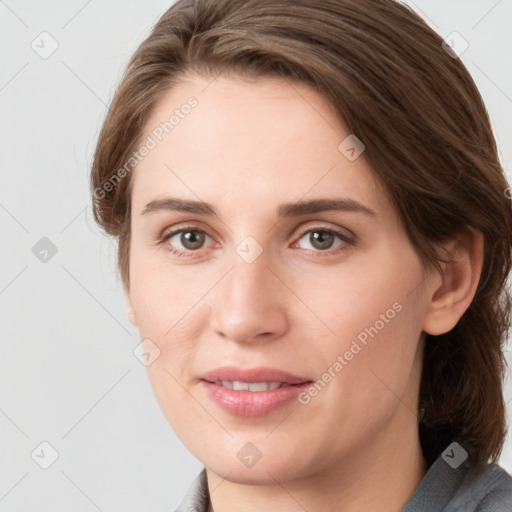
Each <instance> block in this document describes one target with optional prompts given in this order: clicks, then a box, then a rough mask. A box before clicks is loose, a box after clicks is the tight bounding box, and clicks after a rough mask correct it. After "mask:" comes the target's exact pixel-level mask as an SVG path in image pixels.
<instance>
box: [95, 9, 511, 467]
mask: <svg viewBox="0 0 512 512" xmlns="http://www.w3.org/2000/svg"><path fill="white" fill-rule="evenodd" d="M442 43H443V40H442V38H441V37H440V36H439V35H438V34H436V33H435V32H434V31H433V30H432V29H431V28H429V26H428V25H427V24H426V23H425V22H424V21H423V20H422V19H421V18H420V17H419V16H418V15H417V14H416V13H415V12H413V11H412V10H410V9H409V8H408V7H407V6H405V5H403V4H401V3H398V2H395V1H394V0H209V1H207V0H178V1H177V2H176V3H175V4H174V5H172V6H171V8H170V9H168V10H167V11H166V12H165V13H164V14H163V16H162V17H161V18H160V19H159V20H158V22H157V23H156V25H155V26H154V27H153V29H152V31H151V33H150V35H149V36H148V37H147V39H145V40H144V41H143V42H142V43H141V44H140V46H139V47H138V49H137V50H136V52H135V53H134V55H133V56H132V58H131V59H130V61H129V63H128V65H127V68H126V70H125V72H124V75H123V77H122V79H121V82H120V84H119V86H118V88H117V90H116V92H115V95H114V97H113V100H112V103H111V106H110V109H109V111H108V113H107V115H106V118H105V121H104V123H103V126H102V129H101V132H100V135H99V139H98V143H97V147H96V151H95V154H94V159H93V163H92V170H91V187H92V190H93V211H94V217H95V220H96V221H97V222H98V223H99V225H100V226H101V227H102V228H103V229H104V230H105V231H106V232H107V233H108V234H109V235H113V236H114V237H116V238H117V239H118V244H119V245H118V268H119V270H120V273H121V277H122V281H123V284H124V285H125V286H126V287H127V288H128V289H129V249H130V222H131V220H130V219H131V187H132V178H131V173H129V172H127V173H121V174H119V172H120V171H121V169H122V168H123V166H124V169H125V170H126V162H127V161H128V160H129V159H130V157H131V155H132V153H133V151H134V149H135V148H136V146H137V144H138V143H139V141H140V137H141V133H142V131H143V129H144V126H145V122H146V120H147V119H148V116H149V115H150V113H151V112H152V110H153V109H154V107H155V104H156V103H157V102H158V100H159V99H160V98H161V97H162V96H163V95H164V94H165V93H166V92H168V91H169V89H170V88H172V86H173V85H175V84H177V83H178V82H179V81H180V80H181V79H182V78H184V77H187V76H188V75H193V74H194V73H195V74H198V75H203V76H208V77H214V76H217V75H219V74H221V73H222V74H225V75H232V76H238V77H241V78H243V77H247V78H259V77H262V78H264V77H277V78H281V79H284V80H287V81H289V82H293V81H297V82H301V83H304V84H307V85H309V86H310V87H312V88H313V89H314V90H315V91H317V92H318V93H319V94H321V95H322V96H323V97H325V98H326V99H327V100H328V101H329V102H330V104H331V105H332V107H334V111H335V113H336V115H337V116H339V119H340V122H342V123H343V125H344V126H345V127H346V128H347V129H348V130H349V131H350V133H354V134H356V136H357V137H358V138H360V139H361V140H362V141H363V142H364V144H365V146H366V149H365V152H364V153H363V158H365V159H366V161H367V162H368V163H369V164H370V166H371V168H372V170H373V172H374V173H375V175H376V176H377V177H378V178H380V180H381V182H382V183H383V184H384V186H385V189H386V191H387V193H388V194H389V197H390V198H391V200H392V202H393V205H394V207H395V208H396V211H397V213H398V215H399V217H400V218H401V221H402V223H403V225H404V227H405V230H406V233H407V236H408V237H409V239H410V241H411V244H412V245H413V247H414V248H415V250H416V252H417V253H418V255H419V257H420V258H421V261H422V262H423V263H424V265H425V268H439V265H440V262H442V261H445V260H443V259H442V257H441V255H440V252H439V247H440V245H441V244H442V243H443V242H446V241H449V240H451V239H455V238H457V236H458V235H459V234H461V233H462V232H464V231H465V230H467V229H468V228H473V229H476V230H478V231H480V232H481V233H482V234H483V237H484V263H483V269H482V273H481V276H480V280H479V283H478V287H477V290H476V294H475V296H474V299H473V301H472V303H471V304H470V306H469V308H468V309H467V310H466V311H465V313H464V314H463V316H462V317H461V319H460V320H459V322H458V323H457V325H456V326H455V327H454V328H453V329H452V330H450V331H449V332H447V333H446V334H442V335H439V336H433V335H429V334H426V337H425V345H424V354H423V369H422V376H421V383H420V391H419V405H418V423H419V436H420V442H421V446H422V450H423V455H424V457H425V460H426V461H427V463H428V465H430V464H431V463H432V462H433V461H434V460H435V459H436V458H437V457H438V456H439V454H440V453H441V452H442V451H443V450H444V449H445V448H446V447H447V445H448V444H449V443H450V442H451V441H453V440H455V439H458V440H460V441H461V442H463V443H465V446H469V447H470V453H469V455H470V457H471V458H472V460H473V461H474V464H475V465H476V466H477V468H479V469H482V468H483V467H484V466H485V465H486V464H487V463H488V462H489V461H490V462H496V460H497V459H498V457H499V455H500V453H501V450H502V448H503V443H504V439H505V436H506V420H505V418H506V415H505V404H504V399H503V388H502V383H503V379H504V376H505V369H506V362H505V359H504V354H503V351H504V345H505V343H506V340H507V332H508V328H509V325H510V306H511V297H510V295H509V292H508V291H507V288H506V282H507V278H508V275H509V272H510V266H511V246H512V209H511V202H510V195H509V194H508V193H507V192H508V191H509V189H508V188H507V187H508V185H507V181H506V179H505V175H504V172H503V169H502V167H501V164H500V162H499V158H498V154H497V147H496V142H495V139H494V136H493V133H492V130H491V126H490V121H489V117H488V114H487V111H486V108H485V106H484V103H483V100H482V98H481V96H480V94H479V92H478V89H477V87H476V85H475V84H474V82H473V80H472V78H471V76H470V74H469V73H468V71H467V69H466V68H465V67H464V65H463V64H462V62H461V61H460V59H458V58H456V56H455V55H454V54H449V53H447V51H445V49H444V48H443V47H442ZM191 115H193V113H192V114H191ZM116 173H118V174H117V176H116ZM124 174H126V176H124ZM119 175H121V177H122V179H119ZM115 178H118V179H117V181H115ZM113 180H114V181H115V182H114V183H113ZM109 183H110V186H108V184H109Z"/></svg>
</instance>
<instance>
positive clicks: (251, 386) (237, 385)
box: [215, 380, 289, 391]
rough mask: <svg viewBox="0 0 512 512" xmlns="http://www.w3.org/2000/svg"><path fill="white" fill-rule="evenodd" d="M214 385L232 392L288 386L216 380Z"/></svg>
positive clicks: (276, 383)
mask: <svg viewBox="0 0 512 512" xmlns="http://www.w3.org/2000/svg"><path fill="white" fill-rule="evenodd" d="M215 384H217V385H219V386H224V387H225V388H228V389H233V390H234V391H268V390H271V389H277V388H279V387H284V386H288V385H289V384H283V383H281V382H240V381H238V380H234V381H231V380H222V381H220V380H218V381H216V382H215Z"/></svg>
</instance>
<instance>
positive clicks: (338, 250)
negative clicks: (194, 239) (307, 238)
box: [157, 226, 355, 258]
mask: <svg viewBox="0 0 512 512" xmlns="http://www.w3.org/2000/svg"><path fill="white" fill-rule="evenodd" d="M189 231H191V232H195V233H202V234H205V235H207V236H209V235H208V233H206V231H204V230H202V229H199V228H197V227H196V226H184V227H181V228H180V229H176V230H174V231H171V232H170V233H164V234H163V235H162V236H161V237H159V238H158V241H157V245H162V246H163V245H164V244H165V242H167V241H168V240H169V239H171V238H172V237H173V236H174V235H176V234H178V233H183V232H185V233H186V232H189ZM311 232H320V233H329V234H331V235H335V236H338V237H339V238H340V240H341V241H342V242H344V244H346V246H342V247H341V248H340V247H338V248H335V249H326V250H325V251H322V250H320V249H317V250H312V249H304V250H307V251H309V252H310V253H312V254H313V255H314V257H320V258H321V257H323V256H324V255H328V256H331V255H334V254H338V253H341V252H343V251H346V250H347V249H348V248H349V247H350V246H353V245H355V240H354V239H352V238H350V237H349V236H347V235H346V234H345V233H342V232H341V231H338V230H336V229H332V228H324V227H321V226H318V227H313V228H309V229H307V230H305V231H303V232H302V233H301V234H300V236H299V237H298V239H297V241H299V240H300V239H301V238H303V237H304V235H306V234H307V233H311ZM210 238H211V237H210ZM165 250H166V251H168V252H171V253H173V254H174V255H176V256H178V257H183V258H191V257H194V256H193V255H194V253H196V252H199V251H200V249H197V250H196V251H190V250H189V251H182V250H180V249H174V248H172V247H171V246H170V244H169V246H167V247H165ZM318 253H320V254H318Z"/></svg>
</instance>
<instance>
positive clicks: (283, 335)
mask: <svg viewBox="0 0 512 512" xmlns="http://www.w3.org/2000/svg"><path fill="white" fill-rule="evenodd" d="M190 96H194V97H195V98H196V99H197V100H198V105H197V107H196V108H195V109H193V110H192V112H191V113H190V114H189V115H188V116H186V117H185V118H184V119H182V120H180V123H179V125H178V126H176V127H175V128H174V130H173V131H172V132H171V133H170V134H169V135H167V136H166V137H164V138H163V140H162V141H161V142H160V143H159V144H158V145H157V146H156V147H155V148H154V149H152V150H151V151H150V153H149V154H148V155H147V156H146V157H145V158H144V159H143V160H142V161H141V162H140V163H139V164H138V166H137V168H136V169H135V170H134V174H133V176H132V179H134V183H133V191H132V199H131V200H132V241H131V248H130V272H129V274H130V284H129V286H128V284H127V283H126V284H125V294H126V299H127V302H128V307H129V316H130V320H131V322H132V323H133V324H134V325H136V326H137V327H138V329H139V331H140V336H141V339H143V338H149V339H150V340H152V342H153V343H154V344H155V345H156V346H157V347H158V348H159V350H160V355H159V357H158V358H157V359H156V360H155V361H154V362H153V363H152V364H151V365H149V366H148V367H147V371H148V376H149V378H150V382H151V385H152V387H153V390H154V392H155V395H156V398H157V400H158V402H159V404H160V406H161V408H162V411H163V413H164V414H165V416H166V418H167V419H168V421H169V423H170V424H171V426H172V427H173V429H174V430H175V432H176V433H177V435H178V436H179V437H180V439H181V440H182V442H183V443H184V445H185V446H186V447H187V448H188V449H189V451H190V452H191V453H192V454H193V455H194V456H195V457H197V458H198V459H199V460H200V461H201V462H202V463H203V464H204V465H205V467H206V469H207V475H208V485H209V490H210V496H211V503H210V508H209V510H210V511H212V510H215V512H228V511H235V510H242V509H243V510H246V511H252V510H269V511H272V510H279V511H285V512H286V511H297V510H302V508H301V507H303V508H304V509H306V510H311V511H318V510H343V511H345V512H350V511H361V510H381V511H398V510H400V509H401V508H402V507H403V506H404V505H405V503H406V502H407V501H408V500H409V498H410V497H411V495H412V494H413V492H414V490H415V489H416V488H417V486H418V485H419V483H420V481H421V479H422V478H423V476H424V475H425V473H426V471H427V467H426V464H425V461H424V460H423V456H422V452H421V447H420V443H419V438H418V428H417V422H418V419H417V416H416V413H415V411H416V410H417V403H418V391H419V383H420V375H421V362H422V357H421V354H422V349H423V343H424V335H423V334H422V333H423V332H428V333H431V334H440V333H443V332H446V331H448V330H449V329H451V328H452V327H453V326H454V325H455V324H456V323H457V321H458V319H459V318H460V317H461V316H462V314H463V313H464V311H465V310H466V309H467V307H468V306H469V304H470V302H471V300H472V298H473V296H474V293H475V290H476V285H477V282H478V277H479V273H480V269H481V265H482V254H483V253H482V250H483V249H482V237H481V235H480V234H479V233H477V232H473V231H468V233H467V234H465V235H464V236H461V237H460V238H459V239H458V240H457V241H452V242H450V243H449V244H447V248H448V249H451V250H453V251H454V252H455V255H456V258H455V260H454V262H453V264H450V265H444V266H443V269H442V272H437V271H433V270H427V269H425V268H424V267H423V266H422V264H421V262H420V259H419V256H418V254H417V253H416V252H415V250H414V248H413V247H412V245H411V243H410V241H409V239H408V238H407V236H406V234H405V231H404V228H403V226H402V225H401V223H400V221H399V219H398V216H397V214H396V212H395V210H394V208H393V206H392V204H391V202H390V200H389V197H388V196H387V195H386V193H385V191H384V188H383V186H382V184H381V183H379V182H378V180H377V178H376V177H375V176H374V174H373V173H372V170H371V169H370V168H369V166H368V164H367V163H366V162H365V159H364V153H363V155H362V156H360V157H359V158H357V159H356V160H355V161H349V160H348V159H347V158H346V157H345V156H344V155H343V154H342V153H341V152H340V151H339V150H338V145H339V144H340V143H341V142H342V141H343V140H344V139H345V138H346V137H347V135H349V132H348V131H347V130H346V129H345V127H344V126H343V124H342V123H340V121H339V120H338V119H337V118H336V116H335V114H334V111H333V109H332V108H331V106H330V105H329V104H328V103H327V101H326V100H325V99H324V98H323V97H322V96H320V95H318V94H317V93H316V92H315V91H313V90H312V89H310V88H309V87H308V86H307V85H304V84H297V83H294V84H293V86H292V84H291V83H288V82H286V81H283V80H280V79H274V78H272V79H271V78H262V79H257V80H248V79H242V78H240V77H236V78H235V77H227V76H222V77H218V78H217V79H215V80H212V79H211V78H205V77H201V76H198V75H189V76H187V77H186V78H185V79H184V80H183V81H182V82H180V83H179V84H178V85H176V86H174V87H173V88H172V89H171V90H169V91H168V92H167V93H166V95H165V96H164V97H163V98H161V100H160V101H159V103H158V104H157V105H156V108H155V109H154V110H153V112H152V114H151V116H150V118H149V119H148V121H147V123H146V127H145V130H144V133H143V137H144V138H145V137H146V136H148V135H150V134H151V132H152V130H153V129H154V128H155V127H156V126H158V124H159V123H160V122H162V121H164V120H167V119H168V118H169V115H170V113H172V111H173V110H174V109H176V108H179V107H180V106H181V105H183V104H184V103H185V102H186V101H187V98H189V97H190ZM165 196H172V197H176V198H181V199H190V200H202V201H205V202H207V203H210V204H211V205H212V206H213V207H214V208H215V210H216V212H217V216H214V217H207V216H205V215H200V214H195V213H194V214H192V213H186V212H185V213H184V212H175V211H169V210H163V211H157V212H153V213H150V214H146V215H142V212H143V210H144V208H145V205H146V204H147V203H149V202H150V201H153V200H155V199H160V198H162V197H165ZM340 197H344V198H349V199H351V200H354V201H358V202H359V203H362V204H363V205H365V206H366V207H368V208H370V209H371V210H373V211H374V212H375V215H374V216H371V215H367V214H365V213H361V212H356V211H324V212H318V213H313V214H305V215H301V216H299V217H290V218H284V219H281V220H279V219H278V217H277V208H278V206H279V205H280V204H281V203H285V202H292V201H299V200H309V199H319V198H340ZM190 225H192V226H193V229H199V230H203V231H204V232H205V233H206V236H205V238H204V243H203V245H202V246H201V245H200V244H199V248H196V249H193V248H192V249H190V244H189V245H186V243H187V241H186V240H183V238H181V237H180V234H178V235H175V236H173V237H172V239H169V240H167V241H165V242H164V243H162V244H160V245H159V244H158V243H157V242H158V240H159V237H160V235H162V234H164V235H165V234H166V233H169V232H170V231H171V230H172V229H175V228H180V227H183V228H185V233H186V232H187V231H186V229H187V228H188V229H191V228H190V227H189V226H190ZM310 229H311V230H313V233H314V232H315V231H316V230H320V231H321V230H325V229H338V230H340V231H342V233H343V234H345V235H350V236H351V237H352V240H353V241H354V240H355V241H354V243H352V242H347V241H344V240H342V239H339V238H338V237H337V236H334V237H333V238H332V245H331V246H330V247H329V248H327V249H325V248H324V249H322V247H321V246H320V247H319V244H318V242H317V243H316V245H315V242H314V240H313V241H312V239H311V237H310V235H311V234H312V233H311V232H308V231H307V230H310ZM322 232H323V231H322ZM248 236H251V237H253V238H254V239H255V240H256V241H257V243H258V244H259V246H260V247H261V249H262V253H261V255H260V256H259V257H258V258H257V259H256V260H255V261H254V262H252V263H248V262H247V261H245V260H244V259H243V258H242V257H240V256H239V254H238V253H237V252H236V248H237V246H238V244H240V242H241V241H242V240H244V239H245V238H246V237H248ZM184 244H185V245H184ZM252 247H254V246H252ZM172 248H175V249H176V250H182V251H185V252H187V256H178V255H175V254H173V253H172V252H170V251H169V249H172ZM251 250H253V249H251ZM396 303H399V304H400V305H401V307H402V309H401V310H400V312H398V313H397V314H396V315H395V316H394V318H393V319H391V320H389V321H388V322H386V323H385V326H384V328H382V329H381V330H379V332H378V334H377V335H376V336H375V337H374V338H370V339H369V341H368V343H367V345H366V346H364V348H363V349H362V350H361V351H360V352H358V353H357V355H355V356H354V357H353V359H352V360H350V361H348V362H347V364H346V365H345V366H344V367H343V369H342V371H339V372H338V373H337V374H336V377H335V378H333V379H332V380H331V382H329V383H328V384H327V385H326V386H325V388H324V389H322V390H321V392H319V393H318V394H317V396H315V397H313V398H311V401H310V402H309V403H308V404H306V405H304V404H301V403H299V402H298V401H295V400H294V401H293V402H291V403H290V404H288V405H286V406H285V407H283V408H282V409H279V410H278V411H275V412H273V413H271V414H269V415H267V416H263V417H259V418H246V417H239V416H234V415H231V414H229V413H227V412H225V411H223V410H222V409H220V408H219V407H218V406H217V405H216V404H215V403H213V402H211V401H210V400H209V398H208V397H207V396H206V395H205V393H204V392H203V390H202V388H201V386H200V384H199V382H200V380H199V375H200V374H201V373H203V372H205V371H207V370H211V369H213V368H216V367H219V366H224V365H235V366H240V367H244V368H251V367H256V366H271V367H275V368H280V369H283V370H285V371H288V372H290V373H293V374H296V375H300V376H305V377H308V378H310V379H311V380H317V379H319V378H321V376H322V374H324V373H325V372H326V371H327V370H328V369H329V368H330V367H332V366H333V363H334V362H335V361H336V360H337V357H338V356H339V355H343V354H344V353H345V352H346V351H347V350H348V349H349V348H350V345H351V342H352V341H353V340H354V339H356V337H357V335H358V334H359V333H361V332H362V331H363V330H364V329H365V328H368V327H370V326H374V325H375V324H376V321H377V320H379V319H380V318H381V316H380V315H382V314H385V312H386V311H387V310H389V309H390V308H392V305H393V304H396ZM247 442H251V443H253V444H254V445H255V446H256V447H257V448H258V450H259V451H260V452H261V453H262V457H261V459H260V460H259V461H258V462H257V463H256V464H255V465H254V466H252V467H251V468H248V467H246V466H245V465H244V464H242V463H241V461H240V460H239V459H238V457H237V452H238V451H239V450H240V449H241V448H242V447H243V446H244V445H245V444H246V443H247ZM299 504H300V505H299ZM341 504H342V505H341Z"/></svg>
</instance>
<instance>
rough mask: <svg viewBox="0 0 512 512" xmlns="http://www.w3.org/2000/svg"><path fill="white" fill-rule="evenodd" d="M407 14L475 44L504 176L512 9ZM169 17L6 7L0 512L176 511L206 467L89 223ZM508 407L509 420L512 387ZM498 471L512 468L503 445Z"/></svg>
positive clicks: (126, 10)
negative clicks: (169, 408)
mask: <svg viewBox="0 0 512 512" xmlns="http://www.w3.org/2000/svg"><path fill="white" fill-rule="evenodd" d="M407 3H408V4H409V5H411V7H413V8H414V9H415V10H417V11H418V12H419V13H420V14H421V15H422V16H423V17H424V18H425V19H426V21H427V22H428V23H429V24H430V25H431V26H432V27H433V28H434V29H435V30H436V31H437V32H438V33H439V34H441V36H443V37H446V36H448V35H449V34H451V33H452V32H453V31H456V32H458V33H459V34H460V35H462V37H463V38H464V39H465V40H466V41H467V42H468V43H469V47H468V48H467V50H466V51H465V52H464V53H463V54H462V56H461V59H462V61H463V62H464V63H465V64H466V66H467V67H468V69H469V71H470V73H471V74H472V76H473V77H474V80H475V81H476V83H477V85H478V87H479V89H480V91H481V93H482V96H483V98H484V101H485V103H486V105H487V108H488V110H489V113H490V117H491V120H492V124H493V127H494V130H495V135H496V138H497V141H498V145H499V147H500V155H501V158H502V162H503V165H504V167H505V169H506V170H507V173H509V171H510V168H511V163H512V146H511V134H512V72H511V70H512V52H511V51H510V49H511V48H512V31H511V30H510V26H511V21H512V2H510V0H501V1H496V0H492V1H484V0H481V1H467V0H458V1H451V2H446V1H441V0H437V1H432V0H428V1H427V0H421V1H420V0H417V1H415V2H407ZM170 5H171V2H170V1H168V0H167V1H163V0H151V1H148V0H144V1H142V0H139V1H130V2H127V1H121V0H109V1H108V2H106V1H103V2H100V1H99V0H89V1H86V0H68V1H66V2H64V1H48V0H47V1H40V0H38V1H36V0H32V1H28V0H24V1H16V0H5V1H1V0H0V41H1V42H0V53H1V63H2V64H1V67H0V102H1V107H0V112H1V118H0V130H1V132H0V137H1V148H2V149H1V153H0V164H1V171H2V178H1V179H2V182H1V187H0V224H1V229H2V244H1V273H0V301H1V312H2V320H1V322H0V333H1V374H0V375H1V377H0V378H1V387H0V393H1V395H0V400H1V401H0V432H1V454H2V455H1V457H0V510H1V511H4V512H14V511H24V512H27V511H31V512H43V511H45V512H49V511H58V510H61V511H70V510H81V511H96V510H102V511H109V512H110V511H124V512H133V511H140V510H145V511H146V512H152V511H154V512H156V511H159V512H160V511H163V510H172V509H173V507H174V506H175V505H176V504H177V503H178V502H179V501H180V500H181V497H182V496H183V493H184V492H185V490H186V489H187V488H188V486H189V485H190V482H191V481H192V479H193V478H194V476H195V475H196V474H197V473H198V472H199V471H200V469H201V468H202V464H201V463H200V462H199V461H198V460H196V459H195V458H194V457H192V456H191V455H190V454H189V453H188V452H187V450H186V449H185V447H184V446H183V445H182V444H181V442H180V441H179V439H178V438H177V437H176V436H175V434H174V432H173V431H172V429H171V428H170V426H169V425H168V423H167V421H166V420H165V418H164V416H163V414H162V413H161V411H160V408H159V406H158V404H157V402H156V399H155V398H154V396H153V393H152V390H151V388H150V385H149V382H148V379H147V376H146V369H145V367H144V366H143V365H142V364H141V363H140V362H139V361H138V360H137V359H136V358H135V357H134V355H133V353H132V351H133V349H134V348H135V347H136V346H137V345H138V343H139V342H140V340H139V338H138V332H137V331H136V329H135V328H133V327H132V326H131V324H130V323H129V321H128V319H127V314H126V307H125V302H124V297H123V295H122V289H121V285H120V283H119V282H118V281H117V278H116V267H115V249H116V246H115V243H114V241H112V240H109V239H108V238H106V237H105V236H104V235H102V234H101V233H100V231H99V229H98V228H97V226H96V225H95V223H94V222H93V220H92V216H91V207H90V196H89V181H88V180H89V177H88V173H89V169H90V163H91V156H92V152H93V149H94V145H95V141H96V139H97V136H98V132H99V129H100V126H101V123H102V120H103V118H104V115H105V112H106V106H107V105H108V104H109V102H110V100H111V98H112V95H113V92H114V89H115V86H116V85H117V83H118V81H119V79H120V75H121V72H122V70H123V68H124V66H125V65H126V63H127V61H128V58H129V56H130V55H131V54H132V53H133V51H134V50H135V49H136V47H137V46H138V44H139V43H140V42H141V41H142V40H143V39H144V38H145V37H146V36H147V35H148V33H149V30H150V28H151V26H152V25H153V24H154V23H155V22H156V20H157V19H158V18H159V16H160V15H161V14H162V13H163V12H164V11H165V10H166V9H167V8H168V7H169V6H170ZM57 45H58V46H57ZM51 51H53V53H51V55H46V53H50V52H51ZM45 52H46V53H45ZM510 360H511V359H510V357H509V361H510ZM506 399H507V401H508V412H509V416H510V414H511V412H512V402H511V399H512V392H511V386H510V376H509V381H508V384H507V389H506ZM509 439H510V437H509ZM41 443H43V444H41ZM500 463H501V465H502V466H503V467H504V468H505V469H507V470H508V471H509V472H512V444H511V443H510V441H509V442H508V444H507V445H506V446H505V449H504V452H503V456H502V458H501V461H500ZM48 464H51V465H49V467H48V468H47V469H44V468H43V467H42V466H44V465H48Z"/></svg>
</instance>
